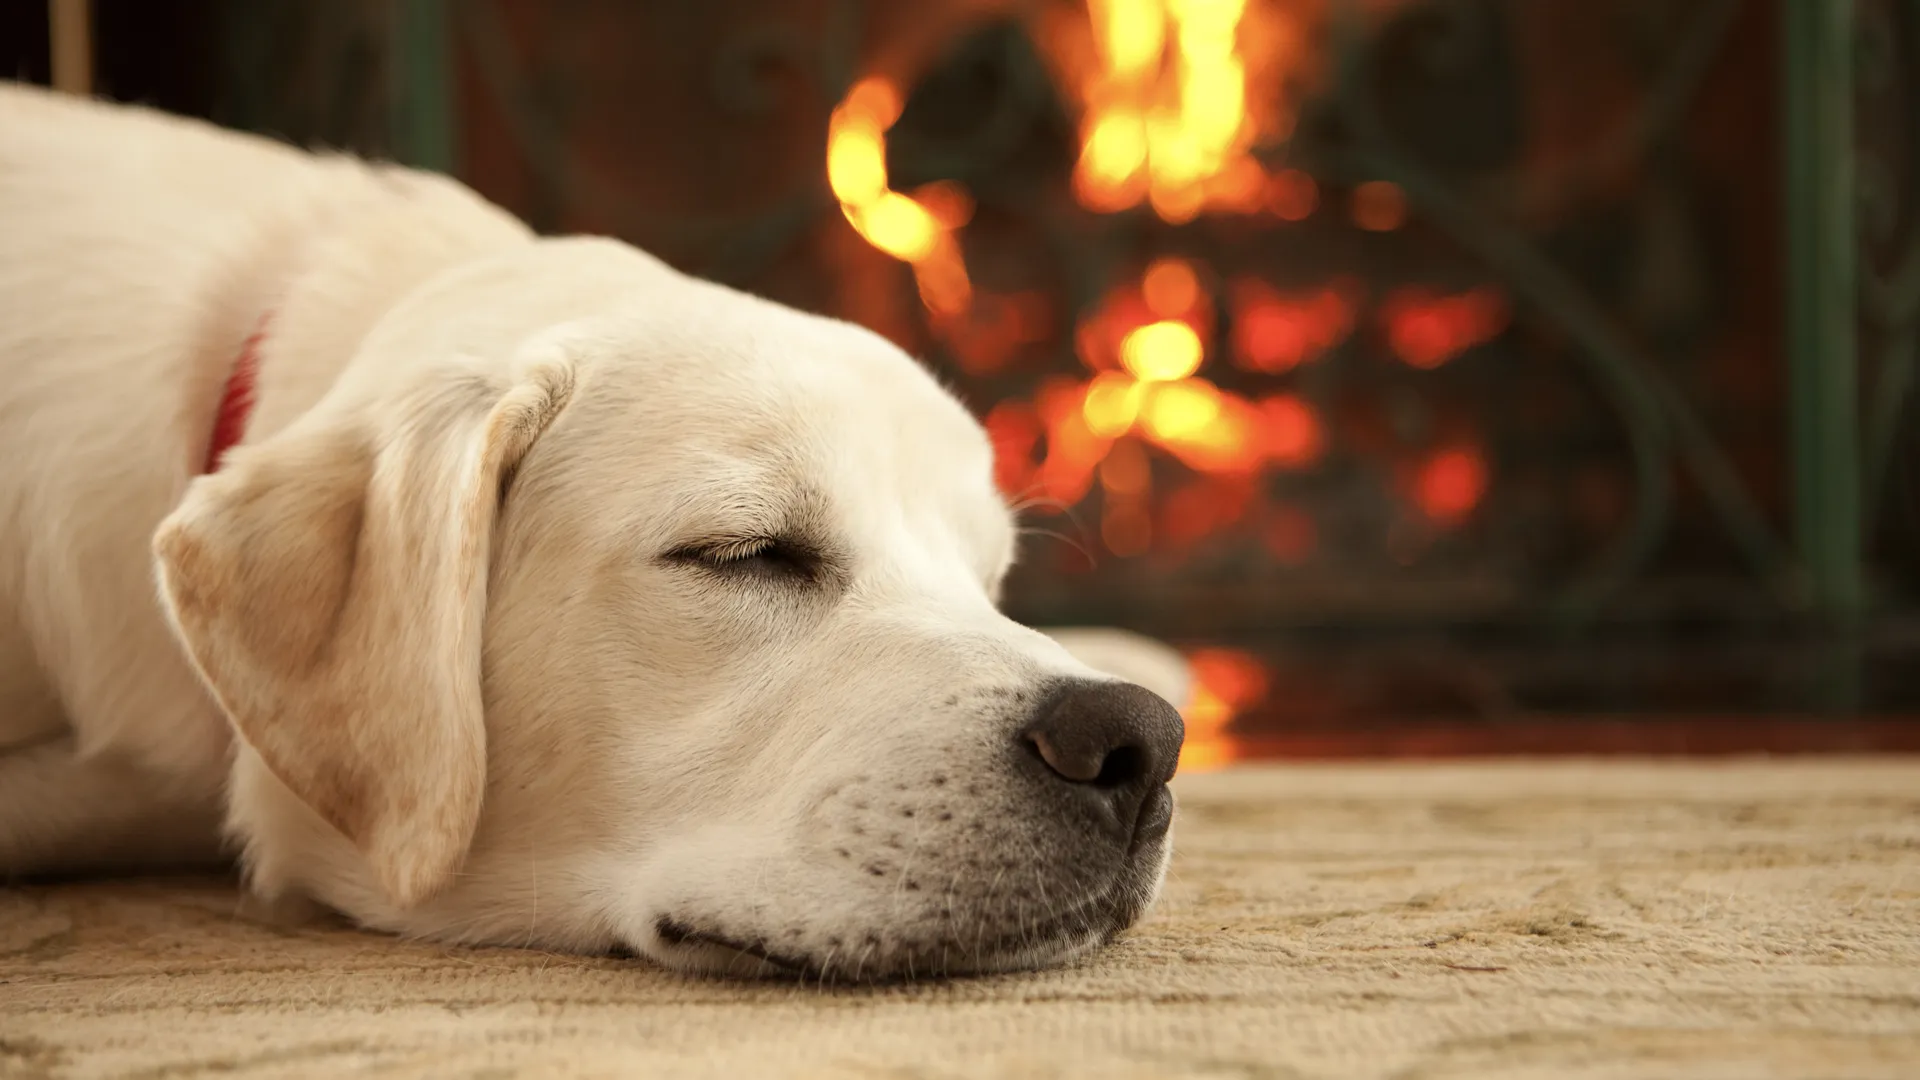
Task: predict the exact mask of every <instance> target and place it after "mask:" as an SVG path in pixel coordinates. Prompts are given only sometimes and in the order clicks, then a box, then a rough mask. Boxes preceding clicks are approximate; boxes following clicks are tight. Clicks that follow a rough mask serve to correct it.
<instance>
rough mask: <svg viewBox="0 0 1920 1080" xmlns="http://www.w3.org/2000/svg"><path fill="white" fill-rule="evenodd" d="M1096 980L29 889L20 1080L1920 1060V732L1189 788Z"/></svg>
mask: <svg viewBox="0 0 1920 1080" xmlns="http://www.w3.org/2000/svg"><path fill="white" fill-rule="evenodd" d="M1181 815H1182V816H1181V818H1180V825H1179V827H1178V828H1179V840H1180V857H1179V860H1178V861H1177V863H1176V866H1175V871H1174V878H1173V880H1172V883H1171V885H1170V887H1169V891H1168V894H1167V897H1166V900H1165V901H1164V903H1163V905H1162V907H1161V908H1160V909H1159V911H1158V912H1157V913H1156V915H1155V916H1154V917H1153V918H1152V919H1151V920H1150V921H1149V922H1148V923H1147V924H1145V925H1144V926H1142V927H1141V928H1140V929H1138V930H1137V931H1136V932H1134V933H1133V934H1132V935H1130V936H1129V937H1128V938H1127V939H1126V940H1125V941H1124V942H1123V943H1122V944H1120V945H1118V946H1116V947H1115V948H1113V949H1111V950H1110V951H1108V952H1107V953H1105V954H1104V955H1103V956H1101V957H1100V958H1099V959H1097V960H1095V961H1093V962H1091V963H1088V964H1087V965H1085V966H1083V967H1081V968H1079V969H1077V970H1072V971H1061V972H1051V973H1047V974H1042V975H1036V976H1023V977H1009V978H994V979H984V980H972V981H963V982H957V983H951V984H947V985H928V986H919V987H909V988H894V989H886V990H839V991H831V992H820V991H815V990H803V989H799V988H796V987H792V986H784V985H769V986H742V985H738V984H735V985H727V984H719V983H713V982H702V981H691V980H686V979H682V978H678V977H675V976H672V975H667V974H663V973H661V972H659V971H656V970H652V969H649V968H647V967H645V966H643V965H640V964H638V963H634V962H616V961H611V960H582V959H579V958H573V957H562V956H547V955H540V954H535V953H526V952H515V951H507V950H463V949H450V948H441V947H435V946H427V945H409V944H402V943H399V942H396V941H391V940H387V939H383V938H379V937H374V936H372V935H365V934H358V933H353V932H350V931H344V930H331V929H312V930H300V931H285V930H274V929H269V928H266V927H263V926H260V925H256V924H254V923H251V922H248V921H245V920H243V919H240V918H238V917H236V916H235V914H234V903H233V895H232V892H231V890H230V889H228V888H226V887H223V886H221V885H219V884H217V883H185V884H180V883H140V884H126V885H116V886H107V885H87V886H67V887H57V888H16V889H11V890H0V1076H9V1077H14V1076H23V1077H41V1076H45V1077H66V1076H74V1077H95V1076H128V1077H135V1076H148V1077H161V1076H185V1075H200V1074H218V1075H221V1076H242V1077H265V1076H296V1075H303V1076H335V1075H346V1074H349V1073H354V1074H366V1075H377V1076H412V1075H454V1076H471V1077H481V1076H515V1075H566V1074H580V1075H597V1076H645V1077H678V1076H715V1077H722V1076H724V1077H751V1076H807V1077H812V1076H851V1077H887V1078H909V1077H947V1076H1008V1077H1027V1076H1064V1075H1098V1076H1101V1077H1157V1076H1217V1077H1325V1078H1329V1080H1352V1078H1364V1077H1403V1078H1414V1077H1450V1078H1451V1077H1457V1078H1462V1080H1465V1078H1476V1080H1478V1078H1505V1077H1522V1076H1572V1077H1592V1078H1598V1077H1642V1076H1645V1077H1690V1078H1691V1077H1703V1078H1712V1077H1726V1078H1735V1077H1738V1078H1742V1080H1745V1078H1749V1077H1765V1076H1790V1077H1889V1078H1900V1080H1912V1078H1915V1077H1920V760H1916V759H1908V760H1906V761H1893V760H1883V761H1877V762H1872V761H1851V762H1847V761H1817V760H1809V761H1801V762H1797V763H1783V764H1766V763H1737V764H1726V765H1713V764H1693V765H1673V764H1584V763H1558V764H1540V763H1507V764H1496V765H1394V766H1363V767H1355V766H1344V765H1343V766H1296V767H1286V768H1262V769H1248V770H1244V771H1236V772H1228V773H1222V774H1216V775H1210V776H1200V777H1194V778H1192V779H1190V780H1187V779H1183V780H1182V781H1181Z"/></svg>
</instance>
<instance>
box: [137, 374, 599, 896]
mask: <svg viewBox="0 0 1920 1080" xmlns="http://www.w3.org/2000/svg"><path fill="white" fill-rule="evenodd" d="M572 386H573V376H572V369H571V368H570V367H568V366H566V365H565V364H564V363H559V362H550V363H548V364H546V365H544V366H541V367H537V368H535V369H533V370H532V371H530V372H527V373H526V374H524V375H523V376H522V377H521V378H520V380H519V381H518V382H517V383H516V384H514V385H511V386H499V385H493V386H490V385H488V384H487V381H486V380H484V379H481V378H478V377H475V376H473V375H464V374H463V375H447V376H443V377H439V378H437V379H435V380H430V381H428V382H424V383H422V384H421V385H420V386H419V387H417V388H416V389H415V390H414V391H413V392H412V393H411V394H408V395H402V396H401V397H400V398H399V399H398V400H395V399H388V400H386V401H383V402H379V403H377V404H376V405H375V406H374V407H371V408H363V409H347V408H333V409H330V410H327V409H324V408H323V409H320V410H316V411H315V413H314V414H311V415H309V416H308V417H306V418H303V420H302V421H300V422H298V423H296V424H295V425H294V426H293V427H290V428H288V429H287V430H286V431H284V432H282V433H280V434H279V435H277V436H274V437H272V438H270V439H268V440H266V441H265V442H263V443H261V444H260V445H258V446H250V447H241V448H238V449H236V450H234V451H233V452H231V453H230V454H229V455H228V458H227V463H226V465H225V467H224V468H223V469H222V470H221V471H220V472H218V473H216V474H214V475H212V476H208V477H204V478H202V479H200V480H198V481H196V482H195V483H194V485H193V486H192V487H191V488H190V489H189V491H188V494H187V497H186V499H185V500H184V501H183V502H182V503H181V505H180V507H179V508H178V509H177V510H175V511H174V512H173V514H172V515H171V516H169V517H168V518H167V519H166V521H164V522H162V523H161V526H160V528H159V531H158V532H157V533H156V535H155V537H154V552H155V554H156V556H157V557H158V560H159V571H160V581H161V592H162V593H163V595H164V598H165V602H166V604H167V607H168V609H169V613H170V615H171V616H172V618H173V621H174V624H175V626H176V627H177V629H178V631H179V633H180V636H181V638H182V639H183V640H184V642H185V644H186V647H187V650H188V652H189V653H190V654H191V655H192V658H193V661H194V663H195V665H196V666H197V667H198V668H199V670H200V674H201V676H202V678H203V679H204V680H205V681H206V683H207V685H208V687H209V688H210V689H211V690H212V692H213V694H214V696H215V697H216V698H217V699H218V700H219V702H220V704H221V706H222V707H223V708H224V709H225V710H226V713H227V715H228V717H229V718H230V719H231V720H232V722H233V725H234V727H235V728H236V729H237V732H238V735H239V737H240V738H241V739H242V740H244V741H245V743H246V744H247V746H248V747H250V748H251V749H252V750H253V751H254V752H255V753H257V754H258V755H259V757H260V759H261V760H262V761H263V762H265V764H266V766H267V768H268V769H270V770H271V771H272V772H273V774H274V775H275V776H276V777H277V778H278V779H279V780H280V782H281V783H283V784H285V785H286V787H287V788H288V789H289V790H291V791H292V792H293V793H294V794H295V795H296V796H298V797H299V798H300V799H301V800H302V801H304V802H305V803H306V804H307V805H308V806H310V807H311V808H312V809H313V810H314V811H316V812H317V813H319V814H320V815H321V816H322V817H323V818H325V819H326V820H327V821H328V822H330V823H331V824H332V825H333V826H334V827H335V828H337V829H339V830H340V831H341V832H342V833H344V834H345V835H346V836H347V837H348V838H349V839H351V840H352V841H353V842H354V844H355V845H356V846H357V847H358V848H359V850H360V851H361V853H362V854H363V855H364V856H365V857H366V858H367V860H368V862H369V863H370V864H371V866H372V868H373V870H374V872H375V873H376V874H377V875H378V876H379V879H380V882H381V884H382V886H383V887H384V888H385V890H386V892H387V894H388V897H389V899H390V900H391V901H392V902H393V903H395V904H396V905H398V906H401V907H406V906H410V905H412V904H416V903H418V902H420V901H421V900H424V899H426V898H427V897H429V896H430V895H432V894H433V893H434V892H435V891H436V890H437V889H438V888H439V887H440V886H442V885H443V884H445V883H446V881H447V880H448V879H449V878H450V877H451V876H452V874H453V873H454V872H455V871H456V870H457V869H458V868H459V866H460V863H461V861H462V859H463V858H464V857H465V855H466V852H467V848H468V846H469V845H470V844H471V842H472V840H473V833H474V829H475V826H476V824H477V823H478V820H479V815H480V802H481V796H482V793H483V791H484V789H485V786H486V727H485V723H484V718H483V716H482V711H481V691H480V657H481V641H480V636H481V625H482V622H483V619H484V616H485V610H486V584H487V564H488V548H489V545H490V542H491V537H492V532H493V523H494V516H495V512H496V510H497V509H498V505H497V504H498V501H499V496H500V492H501V490H502V486H503V480H504V478H505V477H506V476H507V475H508V474H509V473H510V472H511V470H512V469H514V468H515V467H516V466H517V465H518V463H519V461H520V459H521V457H522V456H523V455H524V454H525V453H526V452H527V450H528V449H529V448H530V447H531V446H532V445H533V442H534V440H535V439H536V438H538V437H539V435H540V433H541V432H542V431H543V430H545V428H546V427H547V425H548V424H549V423H550V422H552V420H553V418H554V417H555V416H556V415H557V414H558V413H559V411H560V409H561V408H562V407H563V406H564V405H565V403H566V400H567V397H568V396H569V394H570V393H571V391H572Z"/></svg>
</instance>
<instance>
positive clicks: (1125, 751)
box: [1093, 746, 1147, 787]
mask: <svg viewBox="0 0 1920 1080" xmlns="http://www.w3.org/2000/svg"><path fill="white" fill-rule="evenodd" d="M1146 774H1147V755H1146V754H1145V753H1144V752H1142V751H1141V749H1140V748H1139V747H1137V746H1122V747H1120V748H1118V749H1116V750H1114V751H1112V752H1110V753H1109V754H1107V759H1106V760H1105V761H1102V762H1101V763H1100V772H1099V775H1097V776H1095V777H1094V778H1093V785H1094V786H1095V787H1119V786H1121V785H1122V784H1131V783H1133V782H1134V781H1136V780H1138V779H1140V778H1141V777H1143V776H1145V775H1146Z"/></svg>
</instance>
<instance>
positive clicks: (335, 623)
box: [0, 85, 1185, 978]
mask: <svg viewBox="0 0 1920 1080" xmlns="http://www.w3.org/2000/svg"><path fill="white" fill-rule="evenodd" d="M0 376H4V378H0V460H5V461H6V462H7V463H8V464H7V467H6V469H5V470H4V472H0V874H14V875H18V874H36V873H46V872H57V871H71V870H80V869H85V870H102V869H105V870H114V869H131V868H137V867H140V866H151V865H162V864H177V863H180V862H183V861H197V860H203V859H205V860H213V859H220V858H222V857H223V856H224V853H225V852H226V850H227V848H226V846H225V845H227V844H232V845H233V849H234V850H235V851H237V852H238V854H239V855H240V858H241V861H242V864H243V865H244V867H245V870H246V879H247V884H248V888H249V889H250V890H252V891H254V892H255V893H256V894H258V895H259V896H261V897H265V898H274V897H294V898H307V899H310V900H312V901H317V902H318V903H320V904H323V905H325V906H327V907H330V908H332V909H335V910H337V911H339V912H342V913H344V914H345V915H347V916H349V917H350V918H352V919H353V920H355V921H357V922H358V923H360V924H362V925H364V926H367V927H370V928H374V929H378V930H385V931H391V932H395V933H400V934H408V935H418V936H425V937H432V938H437V939H443V940H449V941H460V942H488V943H499V944H510V945H534V946H539V947H543V948H551V949H564V950H576V951H583V952H595V951H609V950H626V951H630V952H632V953H635V954H639V955H644V956H647V957H651V958H653V959H655V960H658V961H659V962H661V963H664V964H668V965H671V966H673V967H677V968H681V969H686V970H701V971H725V972H737V973H743V974H747V973H755V974H775V973H801V974H811V975H816V976H823V977H827V976H830V977H836V978H889V977H894V976H901V975H925V974H936V973H959V972H978V971H993V970H1007V969H1015V968H1023V967H1031V966H1037V965H1045V964H1052V963H1058V962H1061V961H1064V960H1067V959H1069V958H1072V957H1075V956H1077V955H1080V954H1083V953H1085V952H1087V951H1088V950H1090V949H1093V948H1095V947H1097V946H1098V945H1099V944H1100V943H1102V942H1104V941H1106V940H1108V939H1110V938H1111V937H1112V936H1113V935H1114V934H1116V933H1117V932H1118V931H1120V930H1121V929H1123V928H1125V927H1126V926H1128V925H1129V924H1130V923H1132V922H1133V921H1135V920H1136V919H1137V918H1138V917H1139V916H1140V914H1141V913H1142V912H1143V911H1144V910H1145V909H1146V907H1147V906H1148V904H1149V903H1150V902H1151V901H1152V900H1153V898H1154V896H1155V894H1156V892H1157V891H1158V889H1159V885H1160V881H1161V879H1162V876H1163V874H1164V871H1165V867H1166V864H1167V859H1168V855H1169V850H1170V842H1169V830H1170V827H1171V823H1172V818H1173V800H1172V796H1171V795H1170V794H1169V792H1168V788H1167V780H1168V779H1169V777H1171V775H1172V774H1173V770H1174V766H1175V763H1176V759H1177V757H1178V755H1179V750H1180V744H1181V737H1182V728H1181V722H1180V717H1179V714H1178V713H1177V712H1176V711H1175V709H1174V707H1173V706H1172V705H1170V704H1169V703H1168V702H1167V700H1165V698H1166V697H1169V696H1177V695H1178V694H1180V693H1181V692H1182V682H1183V680H1184V677H1185V675H1184V669H1183V668H1182V667H1181V665H1180V663H1179V661H1178V659H1177V657H1171V656H1170V655H1168V654H1166V653H1165V652H1164V651H1163V650H1160V649H1159V648H1158V647H1157V646H1153V645H1151V644H1150V643H1143V642H1140V641H1138V640H1134V639H1129V638H1125V637H1115V636H1113V635H1111V634H1106V635H1102V634H1098V633H1072V632H1068V633H1060V634H1058V635H1055V636H1051V637H1050V636H1048V635H1045V634H1042V633H1039V632H1036V631H1033V630H1030V629H1027V628H1024V627H1022V626H1020V625H1017V624H1016V623H1014V622H1013V621H1011V620H1009V619H1008V618H1006V617H1005V616H1003V615H1001V614H1000V613H999V611H998V610H996V606H995V599H996V594H997V592H998V590H999V588H1000V582H1001V579H1002V577H1003V576H1004V575H1005V574H1006V572H1007V568H1008V565H1009V563H1010V561H1011V560H1012V559H1013V557H1014V546H1015V545H1014V541H1015V529H1014V524H1013V520H1012V515H1011V514H1010V512H1009V509H1008V507H1007V505H1006V503H1005V502H1004V501H1003V500H1002V498H1001V497H1000V495H999V494H998V493H997V492H996V490H995V488H994V484H993V479H992V468H991V450H990V447H989V444H988V442H987V440H986V438H985V436H984V435H983V433H982V431H981V429H980V427H979V426H978V425H977V424H976V423H975V422H974V421H973V419H972V418H970V417H969V416H968V414H967V412H966V411H965V410H964V409H963V408H962V407H961V406H960V405H959V404H958V403H957V402H956V401H955V400H954V399H953V398H952V397H950V396H949V395H948V394H947V393H946V392H945V391H944V390H943V389H942V388H941V387H940V386H939V384H938V383H937V382H936V381H935V380H934V379H933V378H932V377H931V376H930V375H929V374H928V373H927V372H926V371H924V370H922V369H921V367H920V366H919V365H917V364H916V363H915V362H914V361H913V360H912V359H911V358H909V357H908V356H906V355H905V354H903V353H902V352H901V351H899V350H898V349H896V348H895V347H894V346H892V345H890V344H889V343H887V342H886V341H884V340H882V339H881V338H879V337H877V336H875V335H873V334H871V333H868V332H866V331H864V330H862V329H860V328H858V327H855V326H851V325H849V324H846V323H843V322H838V321H835V320H832V319H827V318H821V317H818V316H813V315H808V314H802V313H800V312H797V311H793V310H791V309H788V308H785V307H781V306H778V305H776V304H773V303H769V302H767V301H764V300H760V299H756V298H754V297H751V296H747V295H743V294H741V293H738V292H734V291H731V290H729V289H726V288H723V287H721V286H718V285H715V284H711V283H708V282H704V281H699V280H695V279H693V278H689V277H686V276H684V275H681V274H679V273H677V272H675V271H674V270H672V269H670V268H668V267H667V266H666V265H664V264H662V263H661V262H659V261H658V260H656V259H653V258H651V257H649V256H647V255H645V254H642V253H641V252H639V251H637V250H635V249H633V248H631V247H628V246H626V245H624V244H621V243H618V242H615V241H612V240H605V239H587V238H572V239H540V238H536V237H535V236H533V235H532V234H531V233H530V232H529V231H528V230H527V229H526V228H525V227H524V226H523V225H522V224H521V223H519V222H518V221H516V220H514V219H513V218H512V217H510V216H508V215H507V214H506V213H504V212H502V211H501V210H499V209H497V208H495V207H493V206H490V205H488V204H487V203H485V202H484V201H482V200H481V199H480V198H478V197H477V196H475V195H474V194H473V193H471V192H470V191H468V190H467V189H465V188H463V187H461V186H460V185H459V184H457V183H454V182H452V181H450V180H448V179H446V178H444V177H438V176H433V175H428V174H423V173H418V172H412V171H408V170H404V169H398V168H391V167H382V166H377V165H371V164H367V163H364V162H361V161H357V160H354V159H351V158H346V157H319V156H313V155H309V154H306V153H303V152H301V151H298V150H295V149H292V148H290V147H286V146H282V145H278V144H275V143H272V142H269V141H266V140H262V139H257V138H254V137H250V136H243V135H238V134H234V133H230V132H225V131H221V130H218V129H216V128H213V127H209V126H206V125H203V124H199V123H197V122H192V121H186V120H181V119H177V118H172V117H167V116H164V115H160V114H157V113H154V112H150V111H146V110H141V109H133V108H125V107H118V106H111V105H105V104H99V103H93V102H86V101H81V100H77V99H73V98H66V97H58V96H55V95H52V94H49V93H46V92H42V91H38V90H34V89H29V88H26V87H19V86H10V85H0ZM1076 652H1078V653H1079V656H1078V657H1076V655H1075V653H1076ZM1115 672H1119V673H1124V674H1130V675H1132V677H1133V679H1134V680H1135V681H1127V680H1125V679H1122V678H1117V677H1115V674H1114V673H1115ZM1142 682H1144V683H1148V684H1150V685H1151V686H1152V687H1153V689H1154V690H1158V691H1160V693H1158V694H1156V693H1155V692H1153V690H1150V689H1148V688H1147V687H1145V686H1143V685H1140V683H1142Z"/></svg>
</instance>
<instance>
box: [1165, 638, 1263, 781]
mask: <svg viewBox="0 0 1920 1080" xmlns="http://www.w3.org/2000/svg"><path fill="white" fill-rule="evenodd" d="M1187 663H1188V665H1189V666H1190V667H1191V669H1192V672H1193V689H1192V691H1191V692H1190V693H1189V694H1188V696H1187V707H1186V708H1184V709H1182V710H1180V716H1181V719H1182V720H1184V721H1185V722H1186V725H1187V742H1186V746H1184V747H1183V748H1182V749H1181V751H1180V766H1179V771H1180V772H1188V773H1191V772H1207V771H1210V770H1213V769H1217V768H1219V767H1221V766H1222V765H1225V764H1227V763H1229V762H1231V761H1233V760H1234V759H1235V758H1236V757H1238V756H1239V753H1240V746H1239V744H1238V743H1237V741H1236V740H1235V739H1234V737H1233V735H1232V734H1231V733H1229V732H1228V730H1227V727H1228V725H1229V724H1231V723H1232V721H1233V718H1234V717H1235V716H1237V715H1239V714H1241V713H1242V712H1245V711H1246V710H1247V709H1248V708H1251V707H1252V706H1254V705H1258V704H1259V703H1260V702H1261V701H1262V700H1264V699H1265V698H1266V696H1267V693H1268V690H1269V687H1268V682H1267V670H1266V668H1265V667H1263V666H1262V665H1261V663H1260V661H1258V660H1256V659H1255V658H1254V657H1253V656H1251V655H1249V654H1248V653H1244V652H1240V651H1237V650H1234V649H1197V650H1195V651H1194V652H1192V653H1189V654H1188V655H1187Z"/></svg>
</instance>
